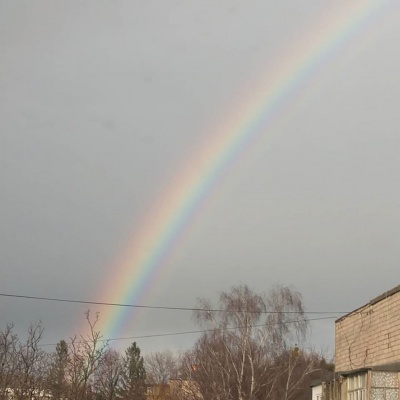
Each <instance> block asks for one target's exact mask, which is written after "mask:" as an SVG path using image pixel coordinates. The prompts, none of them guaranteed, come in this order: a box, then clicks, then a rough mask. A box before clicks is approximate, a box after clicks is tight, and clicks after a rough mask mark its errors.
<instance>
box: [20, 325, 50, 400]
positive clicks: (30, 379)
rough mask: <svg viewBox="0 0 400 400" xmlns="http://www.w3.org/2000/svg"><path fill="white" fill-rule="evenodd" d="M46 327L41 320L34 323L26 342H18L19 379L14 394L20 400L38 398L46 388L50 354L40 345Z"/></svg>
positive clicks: (29, 329) (30, 327)
mask: <svg viewBox="0 0 400 400" xmlns="http://www.w3.org/2000/svg"><path fill="white" fill-rule="evenodd" d="M43 331H44V328H43V326H42V324H41V322H37V323H32V324H31V325H30V326H29V328H28V337H27V339H26V342H25V343H21V342H19V343H18V349H17V359H18V362H17V375H18V376H17V379H16V381H15V383H14V387H13V390H14V395H15V398H16V399H18V400H25V399H29V400H31V399H36V398H38V397H39V396H40V395H41V394H42V391H43V390H44V389H45V381H46V376H47V374H48V365H49V363H48V355H47V354H46V353H45V352H44V351H43V349H42V348H41V347H40V341H41V339H42V336H43Z"/></svg>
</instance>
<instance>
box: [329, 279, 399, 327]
mask: <svg viewBox="0 0 400 400" xmlns="http://www.w3.org/2000/svg"><path fill="white" fill-rule="evenodd" d="M397 292H400V285H397V286H396V287H394V288H393V289H390V290H388V291H387V292H385V293H382V294H381V295H379V296H377V297H375V298H374V299H372V300H370V301H369V302H368V303H367V304H364V305H363V306H361V307H358V308H356V309H355V310H353V311H350V312H349V313H347V314H345V315H342V316H341V317H340V318H338V319H337V320H336V321H335V323H336V322H340V321H342V320H343V319H345V318H347V317H348V316H349V315H351V314H354V313H357V312H358V311H359V310H361V309H362V308H365V307H367V306H372V305H374V304H376V303H379V302H380V301H382V300H384V299H387V298H388V297H390V296H393V295H394V294H396V293H397Z"/></svg>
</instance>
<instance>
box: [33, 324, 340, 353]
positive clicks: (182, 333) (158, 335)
mask: <svg viewBox="0 0 400 400" xmlns="http://www.w3.org/2000/svg"><path fill="white" fill-rule="evenodd" d="M336 318H337V316H334V317H321V318H310V319H308V320H307V322H310V321H311V322H312V321H322V320H327V319H336ZM296 322H301V321H299V320H296V321H286V322H279V323H277V322H276V323H269V324H257V325H250V326H249V327H250V328H260V327H263V326H271V325H284V324H294V323H296ZM240 328H242V327H241V326H234V327H226V328H223V329H220V328H214V329H202V330H196V331H183V332H168V333H154V334H148V335H138V336H126V337H119V338H108V339H98V341H99V342H112V341H117V340H132V339H149V338H156V337H165V336H180V335H193V334H199V333H209V332H215V331H219V330H220V331H233V330H235V329H240ZM77 343H81V342H80V341H78V342H77ZM56 345H57V343H46V344H41V345H40V346H41V347H44V346H56Z"/></svg>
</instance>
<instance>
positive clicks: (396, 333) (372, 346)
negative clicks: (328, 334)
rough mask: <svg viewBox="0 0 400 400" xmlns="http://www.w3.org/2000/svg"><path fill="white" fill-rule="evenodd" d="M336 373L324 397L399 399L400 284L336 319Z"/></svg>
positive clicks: (345, 399)
mask: <svg viewBox="0 0 400 400" xmlns="http://www.w3.org/2000/svg"><path fill="white" fill-rule="evenodd" d="M335 372H336V377H337V378H336V380H335V381H333V382H329V383H325V386H323V387H325V388H326V389H327V390H324V391H323V392H324V393H323V395H322V399H323V400H324V399H326V400H328V399H329V400H336V399H341V400H400V395H399V393H400V391H399V389H400V384H399V382H400V285H399V286H397V287H395V288H393V289H392V290H389V291H387V292H386V293H383V294H382V295H380V296H378V297H376V298H375V299H373V300H371V301H370V302H369V303H368V304H365V305H364V306H362V307H360V308H358V309H356V310H354V311H352V312H351V313H349V314H347V315H344V316H343V317H341V318H339V319H338V320H337V321H336V322H335ZM328 389H329V390H328Z"/></svg>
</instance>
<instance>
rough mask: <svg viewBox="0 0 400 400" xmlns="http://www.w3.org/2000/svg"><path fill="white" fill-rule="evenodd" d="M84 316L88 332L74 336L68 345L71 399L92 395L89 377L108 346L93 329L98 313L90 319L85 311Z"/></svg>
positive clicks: (82, 399) (80, 399)
mask: <svg viewBox="0 0 400 400" xmlns="http://www.w3.org/2000/svg"><path fill="white" fill-rule="evenodd" d="M85 316H86V320H87V322H88V324H89V333H88V334H87V335H86V336H84V335H81V336H80V337H78V336H74V337H73V338H71V342H70V344H69V345H68V353H69V357H68V367H67V376H68V381H69V389H70V393H69V398H70V399H71V400H89V399H90V398H91V397H92V388H91V379H92V378H93V374H94V372H95V371H96V369H97V368H98V365H99V363H100V360H101V359H102V357H103V355H104V353H105V351H106V349H107V346H108V342H104V341H103V340H102V336H101V334H100V332H99V331H96V329H95V328H96V324H97V322H98V319H99V315H98V314H96V316H95V318H94V319H92V318H91V316H90V311H87V312H86V313H85Z"/></svg>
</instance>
